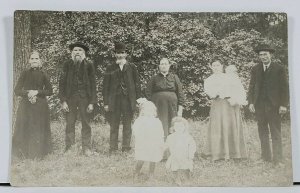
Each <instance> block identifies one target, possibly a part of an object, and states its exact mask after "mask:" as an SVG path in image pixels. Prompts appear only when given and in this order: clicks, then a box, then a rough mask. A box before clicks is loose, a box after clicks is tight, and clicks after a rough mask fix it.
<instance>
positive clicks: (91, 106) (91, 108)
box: [86, 104, 94, 113]
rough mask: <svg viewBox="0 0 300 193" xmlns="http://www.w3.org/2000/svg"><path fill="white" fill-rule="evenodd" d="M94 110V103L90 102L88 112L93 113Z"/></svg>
mask: <svg viewBox="0 0 300 193" xmlns="http://www.w3.org/2000/svg"><path fill="white" fill-rule="evenodd" d="M93 110H94V105H93V104H89V106H88V107H87V109H86V112H88V113H91V112H93Z"/></svg>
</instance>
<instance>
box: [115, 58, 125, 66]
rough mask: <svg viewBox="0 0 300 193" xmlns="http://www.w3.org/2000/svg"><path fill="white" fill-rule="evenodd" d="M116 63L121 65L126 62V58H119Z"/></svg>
mask: <svg viewBox="0 0 300 193" xmlns="http://www.w3.org/2000/svg"><path fill="white" fill-rule="evenodd" d="M116 63H117V64H119V65H124V64H125V63H126V58H122V59H117V61H116Z"/></svg>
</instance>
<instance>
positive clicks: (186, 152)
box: [166, 132, 196, 171]
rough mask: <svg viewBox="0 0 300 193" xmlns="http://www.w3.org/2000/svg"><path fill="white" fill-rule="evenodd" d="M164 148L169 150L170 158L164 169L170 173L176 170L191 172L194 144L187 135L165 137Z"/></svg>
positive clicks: (173, 134)
mask: <svg viewBox="0 0 300 193" xmlns="http://www.w3.org/2000/svg"><path fill="white" fill-rule="evenodd" d="M166 146H167V147H168V148H169V150H170V157H169V158H168V160H167V163H166V167H167V169H170V170H171V171H177V170H178V169H189V170H190V171H192V170H193V158H194V154H195V152H196V143H195V140H194V139H193V137H192V136H191V135H190V134H188V133H178V132H175V133H172V134H171V135H169V136H168V137H167V140H166Z"/></svg>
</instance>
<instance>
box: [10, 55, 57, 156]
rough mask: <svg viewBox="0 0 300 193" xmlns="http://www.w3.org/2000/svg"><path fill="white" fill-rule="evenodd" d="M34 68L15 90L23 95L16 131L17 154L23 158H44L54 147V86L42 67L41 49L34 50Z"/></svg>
mask: <svg viewBox="0 0 300 193" xmlns="http://www.w3.org/2000/svg"><path fill="white" fill-rule="evenodd" d="M29 64H30V69H28V70H25V71H23V72H22V73H21V75H20V78H19V79H18V82H17V84H16V87H15V90H14V91H15V94H16V95H17V96H19V97H22V99H21V101H20V103H19V106H18V110H17V118H16V124H15V128H14V132H13V142H12V151H13V155H14V156H17V157H20V158H30V159H34V158H42V157H44V156H45V155H46V154H48V153H49V152H50V151H51V131H50V112H49V107H48V103H47V99H46V96H49V95H51V94H52V86H51V84H50V81H49V79H48V77H47V76H46V74H45V73H44V72H42V71H41V67H42V66H41V59H40V55H39V53H38V52H32V53H31V55H30V59H29Z"/></svg>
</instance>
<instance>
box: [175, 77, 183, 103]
mask: <svg viewBox="0 0 300 193" xmlns="http://www.w3.org/2000/svg"><path fill="white" fill-rule="evenodd" d="M175 83H176V95H177V98H178V105H181V106H182V105H183V103H184V93H183V89H182V83H181V82H180V80H179V78H178V76H177V75H175Z"/></svg>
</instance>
